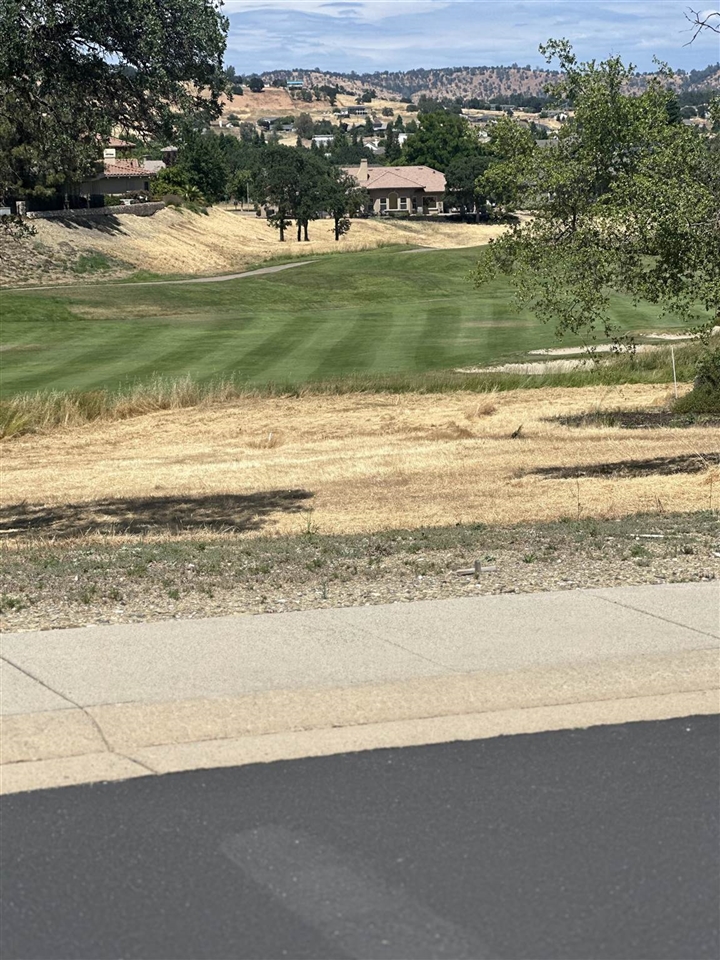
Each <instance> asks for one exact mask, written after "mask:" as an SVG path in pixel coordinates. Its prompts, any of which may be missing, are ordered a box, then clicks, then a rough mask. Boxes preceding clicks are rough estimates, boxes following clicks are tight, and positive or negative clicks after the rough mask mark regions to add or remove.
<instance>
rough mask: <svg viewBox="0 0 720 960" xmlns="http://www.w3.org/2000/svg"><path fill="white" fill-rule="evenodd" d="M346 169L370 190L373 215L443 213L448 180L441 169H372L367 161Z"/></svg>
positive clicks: (370, 209) (370, 210)
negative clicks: (446, 180)
mask: <svg viewBox="0 0 720 960" xmlns="http://www.w3.org/2000/svg"><path fill="white" fill-rule="evenodd" d="M343 169H344V170H345V171H346V172H347V173H349V174H351V176H353V177H355V179H356V180H357V182H358V184H359V185H360V186H361V187H364V188H365V190H367V192H368V195H369V198H370V202H369V204H368V207H367V209H368V212H370V213H377V214H380V215H383V216H385V215H392V214H397V213H409V214H411V213H426V214H427V213H430V214H438V213H442V212H443V201H444V198H445V177H444V175H443V174H442V173H440V171H439V170H433V168H432V167H423V166H413V167H410V166H408V167H371V166H369V165H368V162H367V160H361V161H360V166H359V167H344V168H343Z"/></svg>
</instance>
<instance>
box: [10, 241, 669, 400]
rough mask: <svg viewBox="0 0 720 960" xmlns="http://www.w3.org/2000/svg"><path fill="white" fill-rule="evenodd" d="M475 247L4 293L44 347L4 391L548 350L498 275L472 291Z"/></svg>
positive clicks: (630, 315) (629, 325)
mask: <svg viewBox="0 0 720 960" xmlns="http://www.w3.org/2000/svg"><path fill="white" fill-rule="evenodd" d="M477 256H478V251H477V250H467V249H465V250H439V251H433V252H430V253H422V254H417V255H412V254H399V253H395V252H387V251H364V252H361V253H356V254H352V253H350V254H342V255H337V256H332V257H327V258H326V259H322V260H319V261H318V262H316V263H313V264H309V265H307V266H303V267H302V268H300V269H298V270H292V271H287V272H285V273H280V274H270V275H266V276H263V277H258V278H249V279H246V280H235V281H233V280H230V281H224V282H223V283H213V284H186V285H183V286H175V287H172V286H163V285H159V286H148V287H140V286H138V287H133V286H132V285H125V286H123V287H122V288H121V289H120V290H119V289H118V288H117V287H110V286H107V287H105V286H103V285H102V284H93V285H92V286H88V287H73V288H72V289H64V288H63V289H59V288H54V289H53V290H52V292H48V291H24V292H18V291H13V292H12V293H0V314H1V315H3V316H4V317H5V318H6V319H7V320H9V322H7V323H5V324H4V325H3V342H4V343H10V344H12V343H18V344H21V343H24V344H31V343H39V344H42V345H43V349H42V350H39V351H17V352H15V353H12V360H11V369H10V372H9V374H8V371H7V366H8V364H5V368H6V369H5V371H4V372H5V375H4V377H3V381H2V385H1V386H2V392H3V394H4V395H5V396H7V395H12V394H14V393H17V392H19V391H25V390H33V389H40V390H43V389H49V388H53V387H54V388H61V389H67V388H70V387H74V388H80V389H87V388H88V387H100V386H107V387H108V388H111V389H115V388H117V387H119V386H122V385H123V384H127V383H131V382H140V381H143V380H147V379H150V378H151V377H153V376H154V375H155V374H160V375H163V376H167V377H171V378H172V377H181V376H184V375H188V374H189V375H191V376H193V377H196V378H198V379H209V378H213V377H216V376H218V375H224V374H232V375H234V376H237V377H238V378H240V379H243V380H246V381H248V382H251V383H254V384H258V385H261V384H262V383H264V382H270V381H273V382H276V383H277V382H283V383H295V384H300V383H302V382H303V381H305V380H309V379H313V380H316V379H318V378H335V377H341V376H344V375H346V374H348V373H353V374H364V373H367V374H385V373H402V374H413V373H416V372H425V371H431V370H442V369H448V368H453V367H455V366H469V365H480V364H491V363H497V362H503V361H507V360H511V359H520V358H522V357H524V356H525V355H526V353H527V351H528V350H533V349H539V348H543V347H551V346H555V345H556V340H555V338H554V332H553V329H552V327H551V326H545V325H543V324H541V323H539V322H538V321H537V320H535V319H534V318H533V317H531V316H529V315H527V314H522V313H520V312H518V311H517V309H516V307H515V306H514V303H513V299H512V291H511V289H510V287H509V285H508V284H507V283H506V282H505V281H496V282H494V283H492V284H488V285H487V286H485V287H483V288H482V289H481V290H479V291H475V290H474V289H473V287H472V283H471V281H470V279H469V274H470V271H471V270H472V267H473V266H474V264H475V262H476V260H477ZM73 309H76V310H77V311H78V312H80V313H82V314H84V317H85V319H82V320H78V319H77V315H76V314H73V312H72V311H73ZM611 309H612V313H613V315H614V317H615V319H616V321H617V322H618V323H619V324H620V325H621V326H622V327H623V328H624V329H627V330H638V331H640V330H656V329H663V328H665V329H667V328H668V326H669V324H668V323H667V322H665V323H663V322H661V320H660V319H659V312H658V311H657V310H656V309H654V308H652V307H649V306H647V305H645V306H643V307H642V308H641V309H640V308H636V307H635V306H634V305H633V304H632V303H631V302H630V301H629V300H628V299H627V298H622V297H615V298H613V301H612V304H611ZM599 339H603V337H602V336H600V337H599ZM564 344H565V345H568V346H575V345H579V344H580V340H579V338H577V337H568V338H566V339H565V341H564ZM7 356H10V354H8V355H7Z"/></svg>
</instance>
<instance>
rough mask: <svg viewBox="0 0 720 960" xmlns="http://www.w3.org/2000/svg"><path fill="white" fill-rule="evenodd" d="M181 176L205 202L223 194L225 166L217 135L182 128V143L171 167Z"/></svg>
mask: <svg viewBox="0 0 720 960" xmlns="http://www.w3.org/2000/svg"><path fill="white" fill-rule="evenodd" d="M170 169H171V170H172V169H177V170H179V172H180V174H181V175H184V176H185V178H186V180H187V183H188V184H189V186H191V187H194V188H195V190H197V191H198V193H199V195H200V196H201V197H203V198H204V199H205V200H206V201H207V202H208V203H217V201H218V200H220V199H222V197H224V196H225V195H226V187H227V179H228V169H227V164H226V161H225V155H224V152H223V147H222V145H221V143H220V138H219V137H216V136H215V135H214V134H211V133H210V132H204V133H198V132H197V131H196V130H187V129H186V130H185V132H184V134H183V143H182V145H181V147H180V150H179V151H178V155H177V160H176V162H175V164H174V166H173V167H171V168H170Z"/></svg>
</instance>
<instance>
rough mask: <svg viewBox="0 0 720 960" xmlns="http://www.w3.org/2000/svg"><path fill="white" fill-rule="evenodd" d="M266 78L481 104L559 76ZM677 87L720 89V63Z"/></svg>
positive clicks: (437, 72)
mask: <svg viewBox="0 0 720 960" xmlns="http://www.w3.org/2000/svg"><path fill="white" fill-rule="evenodd" d="M649 76H652V74H636V85H637V89H641V88H642V87H643V86H644V82H645V80H646V78H647V77H649ZM263 77H264V78H265V79H266V80H267V81H270V80H272V79H273V78H277V79H284V80H289V79H291V78H296V79H298V78H303V79H304V80H305V82H306V83H307V84H308V85H310V86H322V85H323V84H328V85H333V86H335V85H336V86H341V87H345V88H346V89H347V90H349V91H352V92H353V93H362V92H363V91H364V90H370V89H374V90H376V91H377V94H378V96H381V97H382V96H385V97H387V98H389V99H399V98H400V97H412V98H413V99H417V98H418V97H420V96H422V95H423V94H424V95H425V96H427V97H433V98H436V99H441V98H444V97H447V98H455V97H463V98H468V97H477V98H479V99H481V100H492V99H498V98H502V97H510V96H512V95H513V94H516V95H517V94H519V95H530V96H537V95H540V94H542V93H543V89H544V87H545V85H546V84H548V83H553V82H556V81H557V80H558V79H559V78H560V74H559V73H557V72H556V71H552V70H538V69H533V68H532V67H530V66H529V65H528V66H525V67H521V66H518V65H517V64H516V63H514V64H512V65H511V66H509V67H438V68H435V69H431V70H425V69H417V70H398V71H387V70H385V71H379V72H377V73H333V72H332V71H322V70H270V71H268V72H267V73H265V74H263ZM675 85H676V86H677V88H678V89H679V90H698V89H708V88H710V89H716V90H720V63H715V64H711V65H710V66H708V67H706V68H705V69H704V70H691V71H690V72H689V73H686V72H678V73H677V75H676V77H675Z"/></svg>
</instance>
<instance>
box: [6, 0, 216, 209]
mask: <svg viewBox="0 0 720 960" xmlns="http://www.w3.org/2000/svg"><path fill="white" fill-rule="evenodd" d="M226 29H227V20H226V19H225V18H224V17H223V16H222V15H221V14H220V12H219V4H218V3H216V2H215V0H154V2H153V3H150V4H149V3H147V2H146V0H125V2H123V3H122V4H107V3H106V4H102V3H101V4H89V3H87V2H86V0H64V2H63V3H56V2H54V0H3V4H2V6H1V7H0V35H2V37H3V53H2V57H0V91H1V93H2V99H1V102H0V194H3V195H5V196H32V195H35V196H48V195H51V194H52V193H54V192H55V191H56V189H57V188H58V187H60V186H62V185H64V184H65V183H66V182H68V181H75V182H79V181H81V180H82V179H84V177H85V176H87V175H88V174H89V173H91V172H92V170H93V161H94V160H95V158H96V157H97V154H98V139H97V138H98V137H103V136H107V135H108V134H109V133H110V132H111V131H112V130H113V129H114V128H121V129H124V130H132V131H135V132H136V133H138V134H139V135H142V136H157V137H162V138H165V139H166V142H167V139H169V138H170V137H171V136H173V133H174V131H175V128H176V123H177V120H178V119H179V117H180V116H181V115H183V114H195V115H202V116H204V117H214V116H218V115H219V113H220V106H219V104H218V96H219V94H220V93H221V92H222V91H223V89H224V88H225V83H226V81H225V78H224V76H223V71H222V56H223V51H224V49H225V31H226ZM208 94H209V95H208Z"/></svg>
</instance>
